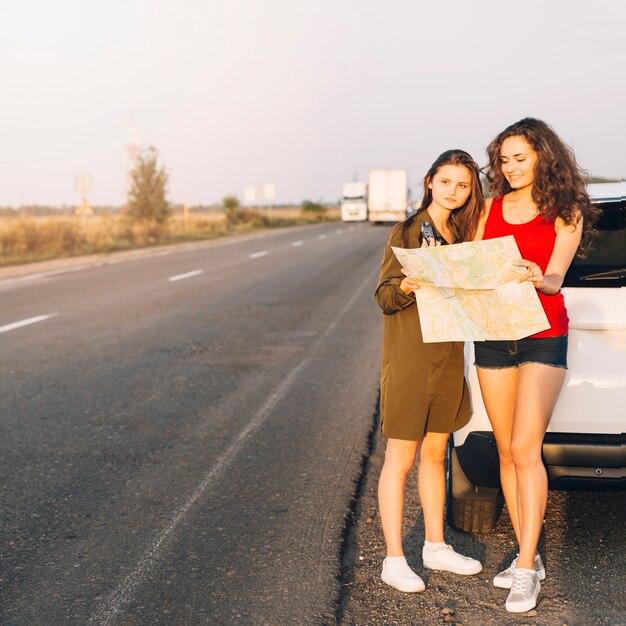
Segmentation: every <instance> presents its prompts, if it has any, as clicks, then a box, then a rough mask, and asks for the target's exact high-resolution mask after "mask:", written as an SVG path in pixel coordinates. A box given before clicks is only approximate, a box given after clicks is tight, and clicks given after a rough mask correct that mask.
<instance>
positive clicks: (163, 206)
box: [126, 147, 171, 224]
mask: <svg viewBox="0 0 626 626" xmlns="http://www.w3.org/2000/svg"><path fill="white" fill-rule="evenodd" d="M168 179H169V176H168V174H167V172H166V171H165V168H164V167H163V166H161V167H159V164H158V152H157V150H156V148H154V147H150V148H147V149H145V150H143V151H142V152H141V153H140V154H139V156H138V157H137V160H136V161H135V165H134V167H133V169H132V171H131V173H130V188H129V190H128V204H127V207H126V214H127V215H128V216H129V217H131V218H132V219H134V220H137V221H142V222H156V223H157V224H163V223H164V222H165V221H167V218H168V217H169V215H170V212H171V207H170V203H169V202H168V201H167V198H166V193H167V182H168Z"/></svg>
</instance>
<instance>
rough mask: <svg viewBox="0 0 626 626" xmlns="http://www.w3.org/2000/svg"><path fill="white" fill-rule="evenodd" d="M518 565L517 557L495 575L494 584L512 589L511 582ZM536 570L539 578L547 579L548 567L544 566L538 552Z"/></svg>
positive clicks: (501, 587)
mask: <svg viewBox="0 0 626 626" xmlns="http://www.w3.org/2000/svg"><path fill="white" fill-rule="evenodd" d="M516 566H517V557H515V558H514V559H513V562H512V563H511V565H509V566H508V567H507V568H506V569H505V570H502V571H501V572H499V573H498V574H496V575H495V576H494V579H493V586H494V587H499V588H500V589H510V588H511V584H512V583H513V572H514V571H515V568H516ZM535 572H537V577H538V578H539V580H545V579H546V569H545V567H544V566H543V563H542V561H541V557H540V556H539V555H538V554H535Z"/></svg>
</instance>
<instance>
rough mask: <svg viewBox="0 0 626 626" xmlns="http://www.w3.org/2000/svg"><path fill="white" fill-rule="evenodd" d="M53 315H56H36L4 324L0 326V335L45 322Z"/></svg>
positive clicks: (53, 314)
mask: <svg viewBox="0 0 626 626" xmlns="http://www.w3.org/2000/svg"><path fill="white" fill-rule="evenodd" d="M55 315H56V313H50V314H49V315H38V316H37V317H29V318H28V319H25V320H20V321H19V322H13V323H12V324H6V325H5V326H0V333H8V332H9V331H10V330H15V329H16V328H22V326H29V325H30V324H36V323H37V322H44V321H45V320H47V319H50V318H51V317H54V316H55Z"/></svg>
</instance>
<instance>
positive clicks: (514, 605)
mask: <svg viewBox="0 0 626 626" xmlns="http://www.w3.org/2000/svg"><path fill="white" fill-rule="evenodd" d="M540 589H541V583H540V582H539V577H538V576H537V572H536V571H535V570H534V569H524V568H522V567H516V568H515V570H514V571H513V582H512V584H511V591H510V592H509V597H508V598H507V599H506V604H505V606H506V610H507V611H508V612H509V613H526V611H530V610H531V609H534V608H535V607H536V606H537V596H538V595H539V590H540Z"/></svg>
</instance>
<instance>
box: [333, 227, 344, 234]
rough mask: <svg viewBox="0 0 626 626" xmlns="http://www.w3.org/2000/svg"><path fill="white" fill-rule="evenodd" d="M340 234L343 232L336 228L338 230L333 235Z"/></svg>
mask: <svg viewBox="0 0 626 626" xmlns="http://www.w3.org/2000/svg"><path fill="white" fill-rule="evenodd" d="M342 232H343V231H342V230H341V228H338V229H337V230H336V231H335V234H337V235H341V233H342Z"/></svg>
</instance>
